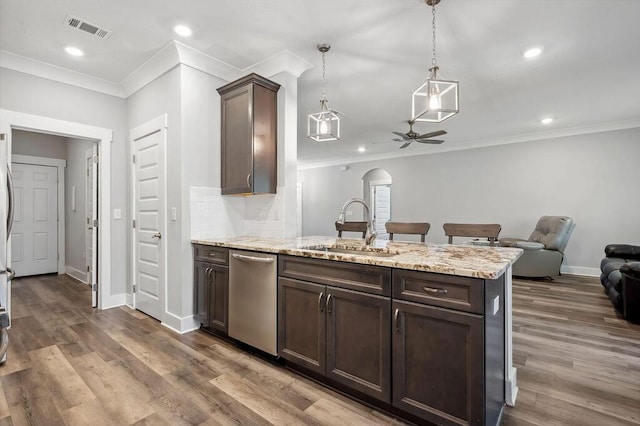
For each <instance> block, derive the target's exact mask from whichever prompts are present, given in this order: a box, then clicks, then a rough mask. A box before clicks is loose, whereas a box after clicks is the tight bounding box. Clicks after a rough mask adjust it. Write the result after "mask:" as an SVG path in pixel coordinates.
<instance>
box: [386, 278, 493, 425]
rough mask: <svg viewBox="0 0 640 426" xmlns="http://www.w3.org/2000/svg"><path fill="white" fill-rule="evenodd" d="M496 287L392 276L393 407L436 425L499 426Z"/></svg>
mask: <svg viewBox="0 0 640 426" xmlns="http://www.w3.org/2000/svg"><path fill="white" fill-rule="evenodd" d="M503 280H504V278H503V277H502V278H501V279H498V280H482V279H474V278H463V277H450V276H443V275H440V274H432V273H426V272H416V271H403V270H394V275H393V289H394V300H393V305H392V313H393V322H392V324H393V331H392V336H393V337H392V341H393V345H392V353H393V373H392V375H393V405H394V406H395V407H397V408H399V409H401V410H403V411H406V412H408V413H411V414H413V415H416V416H418V417H420V418H422V419H426V420H428V421H430V422H432V423H435V424H443V425H460V424H470V425H483V424H496V423H497V422H498V420H499V418H500V413H501V411H502V407H503V402H504V306H503V303H504V301H503V298H504V292H503V286H504V281H503ZM450 307H454V308H455V309H451V308H450Z"/></svg>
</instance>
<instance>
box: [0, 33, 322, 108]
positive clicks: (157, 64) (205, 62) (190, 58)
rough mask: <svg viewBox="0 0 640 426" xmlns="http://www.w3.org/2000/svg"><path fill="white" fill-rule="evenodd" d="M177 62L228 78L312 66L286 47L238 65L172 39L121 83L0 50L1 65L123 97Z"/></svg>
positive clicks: (299, 71)
mask: <svg viewBox="0 0 640 426" xmlns="http://www.w3.org/2000/svg"><path fill="white" fill-rule="evenodd" d="M180 64H183V65H187V66H189V67H192V68H194V69H197V70H199V71H202V72H204V73H206V74H209V75H212V76H214V77H218V78H220V79H222V80H224V81H227V82H229V81H233V80H237V79H238V78H240V77H242V76H244V75H247V74H250V73H252V72H255V73H258V74H260V75H262V76H264V77H267V78H270V77H272V76H274V75H276V74H279V73H281V72H287V73H289V74H291V75H293V76H294V77H296V78H298V77H300V75H302V73H303V72H305V71H306V70H308V69H310V68H312V67H313V66H312V65H311V64H310V63H309V62H307V61H305V60H304V59H302V58H300V57H298V56H296V55H294V54H293V53H291V52H289V51H288V50H283V51H281V52H278V53H276V54H275V55H273V56H270V57H268V58H266V59H263V60H262V61H260V62H258V63H256V64H254V65H251V66H249V67H247V68H244V69H240V68H236V67H234V66H233V65H229V64H227V63H226V62H223V61H221V60H219V59H216V58H214V57H213V56H209V55H207V54H205V53H202V52H200V51H199V50H196V49H194V48H192V47H189V46H187V45H185V44H183V43H180V42H179V41H176V40H171V41H170V42H168V43H167V44H165V45H164V46H163V47H162V48H161V49H160V50H158V52H157V53H155V54H154V55H153V56H152V57H151V58H149V59H148V60H147V61H146V62H144V63H143V64H142V65H140V66H139V67H138V68H136V69H135V70H133V71H132V72H131V73H130V74H129V75H128V76H127V77H125V78H124V79H123V80H122V81H121V82H120V83H115V82H111V81H107V80H103V79H100V78H96V77H92V76H90V75H88V74H83V73H80V72H77V71H72V70H69V69H66V68H62V67H58V66H56V65H51V64H48V63H45V62H41V61H36V60H34V59H30V58H27V57H24V56H20V55H16V54H15V53H11V52H7V51H4V50H0V67H3V68H8V69H12V70H14V71H19V72H23V73H26V74H32V75H35V76H38V77H43V78H47V79H49V80H54V81H59V82H62V83H66V84H70V85H72V86H77V87H82V88H84V89H89V90H93V91H96V92H100V93H105V94H107V95H113V96H117V97H120V98H125V99H126V98H128V97H129V96H131V95H132V94H134V93H135V92H137V91H138V90H140V89H142V88H143V87H145V86H146V85H147V84H149V83H151V82H152V81H153V80H155V79H157V78H158V77H160V76H162V75H164V74H165V73H167V72H168V71H170V70H172V69H173V68H175V67H176V66H178V65H180Z"/></svg>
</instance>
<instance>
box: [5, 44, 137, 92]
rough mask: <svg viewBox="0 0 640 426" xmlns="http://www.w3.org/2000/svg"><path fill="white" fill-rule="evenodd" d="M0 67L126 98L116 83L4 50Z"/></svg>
mask: <svg viewBox="0 0 640 426" xmlns="http://www.w3.org/2000/svg"><path fill="white" fill-rule="evenodd" d="M0 67H2V68H7V69H10V70H13V71H18V72H22V73H25V74H31V75H35V76H37V77H42V78H46V79H48V80H53V81H58V82H60V83H65V84H69V85H71V86H77V87H82V88H83V89H89V90H93V91H96V92H100V93H104V94H107V95H112V96H117V97H119V98H125V97H126V96H125V93H124V90H123V88H122V86H121V85H120V84H118V83H114V82H111V81H107V80H103V79H101V78H97V77H93V76H90V75H88V74H83V73H80V72H77V71H72V70H69V69H67V68H62V67H59V66H57V65H52V64H48V63H46V62H41V61H37V60H35V59H31V58H27V57H25V56H21V55H17V54H15V53H12V52H8V51H6V50H0Z"/></svg>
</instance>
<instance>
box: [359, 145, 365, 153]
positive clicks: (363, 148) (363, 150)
mask: <svg viewBox="0 0 640 426" xmlns="http://www.w3.org/2000/svg"><path fill="white" fill-rule="evenodd" d="M366 150H367V149H366V148H365V147H364V146H361V147H358V152H365V151H366Z"/></svg>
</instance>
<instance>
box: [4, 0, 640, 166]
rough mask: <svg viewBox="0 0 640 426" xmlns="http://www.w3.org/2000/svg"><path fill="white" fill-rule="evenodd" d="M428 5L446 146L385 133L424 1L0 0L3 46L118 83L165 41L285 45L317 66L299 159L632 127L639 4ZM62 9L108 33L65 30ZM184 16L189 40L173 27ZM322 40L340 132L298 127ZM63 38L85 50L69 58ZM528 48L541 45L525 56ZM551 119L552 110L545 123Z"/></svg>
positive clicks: (268, 48)
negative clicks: (331, 136)
mask: <svg viewBox="0 0 640 426" xmlns="http://www.w3.org/2000/svg"><path fill="white" fill-rule="evenodd" d="M36 11H37V12H36ZM436 13H437V48H438V56H437V57H438V65H439V66H440V77H441V78H444V79H453V80H459V81H460V113H459V114H458V115H456V116H454V117H452V118H450V119H449V120H447V121H445V122H443V123H440V124H430V123H429V124H427V123H418V124H416V126H415V130H416V131H418V132H419V133H426V132H430V131H433V130H438V129H444V130H446V131H447V132H448V134H447V135H446V136H445V140H446V142H445V143H444V144H442V145H438V146H427V145H420V144H416V143H414V144H412V145H411V146H410V147H409V148H407V149H405V150H402V151H398V145H399V144H398V143H396V142H390V141H391V137H392V134H391V131H393V130H396V131H402V132H405V131H407V130H408V125H407V124H406V122H405V121H406V120H407V119H408V118H409V116H410V113H411V110H410V101H411V92H412V91H413V90H414V89H415V88H417V87H418V86H419V85H420V84H422V82H423V81H424V79H425V78H426V77H427V69H428V68H429V66H430V63H431V9H430V7H428V6H426V5H425V3H424V0H393V1H389V0H350V1H344V0H323V1H321V2H313V1H303V0H216V1H210V0H189V1H185V2H177V1H175V0H136V1H129V0H126V1H125V0H110V1H104V0H57V1H48V0H21V1H16V0H2V2H0V49H1V50H4V51H7V52H11V53H14V54H18V55H21V56H24V57H27V58H32V59H35V60H38V61H41V62H45V63H49V64H53V65H56V66H59V67H62V68H66V69H69V70H73V71H77V72H80V73H85V74H88V75H91V76H94V77H98V78H101V79H104V80H107V81H110V82H115V83H120V82H122V81H123V80H124V79H125V77H127V76H128V75H129V74H130V73H131V72H133V71H134V70H135V69H137V68H138V67H139V66H140V65H142V64H143V63H144V62H145V61H146V60H147V59H149V58H150V57H151V56H153V55H154V54H155V53H156V52H158V51H159V50H160V49H161V48H162V47H163V46H165V45H166V44H167V43H168V42H169V41H170V40H172V39H176V40H179V41H180V42H182V43H184V44H186V45H188V46H190V47H193V48H195V49H197V50H199V51H201V52H203V53H206V54H207V55H210V56H213V57H215V58H218V59H220V60H222V61H224V62H226V63H228V64H230V65H233V66H235V67H237V68H245V67H247V66H250V65H252V64H255V63H257V62H259V61H261V60H263V59H265V58H268V57H270V56H272V55H274V54H276V53H278V52H280V51H282V50H285V49H286V50H289V51H290V52H292V53H293V54H295V55H297V56H299V57H301V58H303V59H305V60H307V61H309V62H310V63H312V64H313V65H314V68H313V69H311V70H309V71H307V72H305V73H304V74H303V75H302V76H301V77H300V80H299V86H298V94H299V99H298V158H299V161H300V162H302V163H303V164H307V165H310V164H320V163H325V164H329V163H331V162H334V163H336V162H344V161H357V160H358V159H364V158H376V157H378V158H380V157H388V156H397V155H416V154H418V153H426V152H437V151H441V150H450V149H465V148H472V147H476V146H484V145H490V144H496V143H506V142H513V141H521V140H531V139H536V138H540V137H544V136H553V135H558V134H571V133H581V132H584V131H593V130H597V129H601V128H616V126H617V128H624V127H625V126H626V127H632V126H634V124H633V123H636V125H640V124H638V119H639V118H640V102H638V100H637V96H638V94H640V78H639V77H638V76H639V75H640V55H638V54H637V52H640V26H638V25H637V22H638V21H640V1H637V0H608V1H606V2H603V1H596V0H562V1H558V0H537V1H533V0H521V1H513V0H484V1H477V0H442V2H441V3H440V4H439V5H438V6H437V7H436ZM68 14H72V15H76V16H78V17H80V18H83V19H85V20H87V21H89V22H92V23H94V24H97V25H99V26H102V27H106V28H107V29H109V30H111V31H113V34H112V35H111V37H109V38H108V39H107V40H102V39H98V38H95V37H93V36H91V35H88V34H86V33H84V32H81V31H77V30H74V29H71V28H69V27H66V26H65V25H64V22H65V17H66V16H67V15H68ZM180 23H181V24H186V25H188V26H189V27H191V28H192V30H193V35H192V36H191V37H188V38H183V37H180V36H177V35H176V34H175V33H174V32H173V27H174V26H175V25H176V24H180ZM321 42H322V43H330V44H331V45H332V48H331V50H330V51H329V52H328V53H327V55H326V62H327V77H326V78H327V97H328V99H329V102H330V106H331V107H332V108H335V109H337V110H339V111H340V112H341V113H343V117H342V123H343V124H342V134H343V137H342V139H341V140H340V141H337V142H327V143H316V142H313V141H311V140H309V139H307V138H306V115H307V113H308V112H317V110H319V107H320V103H319V100H320V94H321V93H320V92H321V90H320V87H321V84H320V77H321V69H322V66H321V55H320V53H319V52H318V51H317V50H316V44H317V43H321ZM67 45H74V46H77V47H79V48H81V49H83V50H84V51H85V55H84V56H83V57H80V58H74V57H71V56H69V55H67V54H66V53H64V51H63V48H64V46H67ZM532 46H543V53H542V54H541V55H540V56H539V57H537V58H535V59H525V58H524V57H523V52H524V51H525V50H526V49H528V48H529V47H532ZM546 116H551V117H553V118H554V119H555V121H554V122H553V123H552V124H550V125H547V126H543V125H541V124H540V119H541V118H543V117H546ZM629 123H632V124H629ZM360 146H364V147H365V148H366V151H365V152H364V153H359V152H358V151H357V149H358V147H360Z"/></svg>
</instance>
